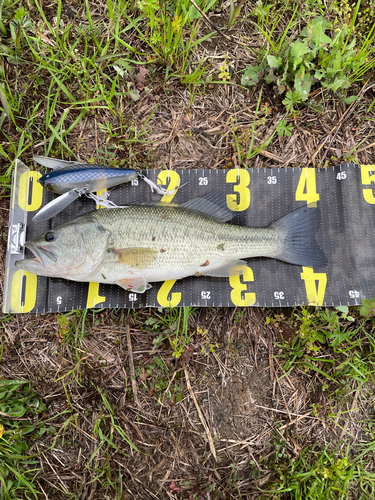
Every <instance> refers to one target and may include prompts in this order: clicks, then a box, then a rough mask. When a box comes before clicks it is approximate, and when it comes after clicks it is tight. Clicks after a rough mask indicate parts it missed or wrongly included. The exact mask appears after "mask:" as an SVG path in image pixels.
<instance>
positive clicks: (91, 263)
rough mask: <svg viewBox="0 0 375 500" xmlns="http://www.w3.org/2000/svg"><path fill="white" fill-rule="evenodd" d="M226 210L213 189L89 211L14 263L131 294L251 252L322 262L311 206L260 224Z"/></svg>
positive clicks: (239, 268)
mask: <svg viewBox="0 0 375 500" xmlns="http://www.w3.org/2000/svg"><path fill="white" fill-rule="evenodd" d="M220 200H223V202H220ZM233 216H234V212H232V211H231V210H230V209H229V208H228V207H227V206H226V205H225V197H224V196H223V195H221V193H217V192H211V193H208V194H207V195H205V196H203V197H199V198H197V199H194V200H191V201H189V202H187V203H184V204H183V205H182V206H174V205H173V206H170V205H164V204H155V205H154V204H145V205H142V204H139V205H133V206H129V207H126V208H114V209H103V210H96V211H93V212H90V213H88V214H85V215H83V216H80V217H77V218H76V219H73V220H72V221H70V222H68V223H67V224H64V225H62V226H60V227H57V228H55V229H53V230H49V231H47V232H46V233H45V234H43V235H41V236H39V237H37V238H36V239H34V240H32V241H29V242H27V243H26V248H28V249H29V250H30V251H31V252H32V253H33V254H34V257H32V258H30V259H25V260H19V261H17V262H16V267H17V268H18V269H22V270H24V271H27V272H29V273H34V274H37V275H41V276H51V277H58V278H66V279H69V280H73V281H87V282H90V281H93V282H98V283H106V284H115V285H118V286H120V287H122V288H124V289H125V290H128V291H130V292H135V293H144V292H145V291H146V290H148V289H150V288H151V285H150V283H153V282H159V281H166V280H178V279H183V278H186V277H188V276H195V277H200V276H214V277H235V276H241V275H243V274H244V272H245V271H246V267H247V264H246V262H245V261H244V260H243V259H245V258H252V257H270V258H273V259H277V260H281V261H283V262H287V263H290V264H294V265H297V266H308V267H314V268H318V269H319V268H324V267H325V265H326V263H327V261H326V258H325V255H324V252H323V251H322V249H321V248H320V247H319V246H318V244H317V243H316V239H315V235H316V232H317V230H318V228H319V224H320V218H321V215H320V210H319V209H318V208H316V207H315V208H309V207H306V206H305V207H301V208H299V209H297V210H295V211H293V212H291V213H289V214H287V215H286V216H284V217H283V218H281V219H279V220H278V221H276V222H274V223H272V224H271V225H269V226H268V227H261V228H252V227H243V226H237V225H230V224H225V222H226V221H229V220H231V219H232V218H233Z"/></svg>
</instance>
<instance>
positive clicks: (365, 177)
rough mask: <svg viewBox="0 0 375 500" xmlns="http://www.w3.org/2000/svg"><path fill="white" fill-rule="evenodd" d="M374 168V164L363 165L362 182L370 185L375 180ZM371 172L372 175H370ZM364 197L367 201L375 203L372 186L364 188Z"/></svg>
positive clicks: (371, 203)
mask: <svg viewBox="0 0 375 500" xmlns="http://www.w3.org/2000/svg"><path fill="white" fill-rule="evenodd" d="M372 168H374V165H361V178H362V184H365V185H370V184H371V183H372V182H375V173H374V174H373V173H372ZM370 172H371V173H372V175H370ZM363 197H364V199H365V201H367V203H370V205H375V197H374V194H373V192H372V188H369V189H363Z"/></svg>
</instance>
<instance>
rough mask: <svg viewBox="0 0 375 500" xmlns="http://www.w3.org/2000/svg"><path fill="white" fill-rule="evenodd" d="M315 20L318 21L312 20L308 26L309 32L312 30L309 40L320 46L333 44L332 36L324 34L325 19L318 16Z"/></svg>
mask: <svg viewBox="0 0 375 500" xmlns="http://www.w3.org/2000/svg"><path fill="white" fill-rule="evenodd" d="M314 21H316V22H312V23H311V24H310V25H309V26H308V32H310V33H309V35H310V36H309V37H308V38H309V40H310V41H311V42H313V43H315V45H317V46H318V47H323V46H325V45H329V44H331V43H332V40H331V39H330V37H329V36H327V35H325V34H324V31H325V28H324V29H323V27H324V23H323V22H324V21H325V20H324V19H323V18H317V19H314ZM310 30H311V31H310Z"/></svg>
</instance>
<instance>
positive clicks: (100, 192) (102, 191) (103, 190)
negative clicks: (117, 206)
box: [96, 189, 107, 210]
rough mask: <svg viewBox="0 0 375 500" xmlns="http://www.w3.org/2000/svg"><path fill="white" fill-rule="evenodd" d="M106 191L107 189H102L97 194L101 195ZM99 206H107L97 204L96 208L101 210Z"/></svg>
mask: <svg viewBox="0 0 375 500" xmlns="http://www.w3.org/2000/svg"><path fill="white" fill-rule="evenodd" d="M106 192H107V190H106V189H102V190H101V191H97V192H96V194H97V195H98V196H100V195H101V194H103V193H106ZM99 208H105V207H101V206H100V205H96V210H99Z"/></svg>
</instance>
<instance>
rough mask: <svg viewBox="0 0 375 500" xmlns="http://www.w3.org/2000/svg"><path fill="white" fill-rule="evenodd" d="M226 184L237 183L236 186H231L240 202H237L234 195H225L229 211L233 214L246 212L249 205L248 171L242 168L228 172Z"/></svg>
mask: <svg viewBox="0 0 375 500" xmlns="http://www.w3.org/2000/svg"><path fill="white" fill-rule="evenodd" d="M226 182H233V183H234V182H237V183H238V184H236V185H235V186H233V190H234V191H235V192H236V193H238V194H239V196H240V200H239V202H237V195H236V194H227V205H228V208H229V210H232V211H233V212H242V211H243V210H247V209H248V208H249V205H250V189H249V184H250V174H249V172H248V170H245V169H243V168H241V169H240V168H233V169H232V170H228V172H227V177H226Z"/></svg>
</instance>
